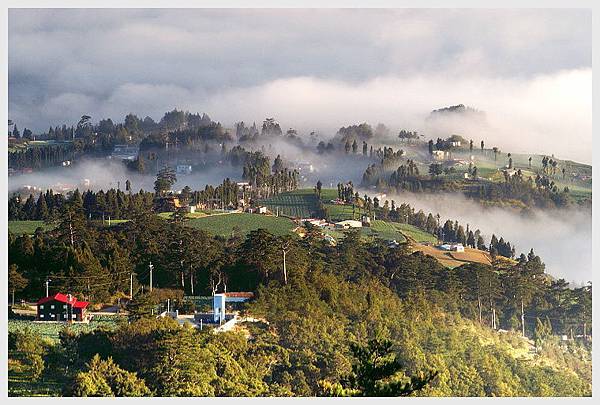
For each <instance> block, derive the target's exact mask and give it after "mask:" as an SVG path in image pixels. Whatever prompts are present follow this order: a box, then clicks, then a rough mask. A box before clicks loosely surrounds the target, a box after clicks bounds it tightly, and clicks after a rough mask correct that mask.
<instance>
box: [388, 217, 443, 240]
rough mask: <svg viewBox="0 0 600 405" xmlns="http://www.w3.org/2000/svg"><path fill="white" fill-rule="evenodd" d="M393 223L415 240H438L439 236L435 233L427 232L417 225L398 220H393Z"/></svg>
mask: <svg viewBox="0 0 600 405" xmlns="http://www.w3.org/2000/svg"><path fill="white" fill-rule="evenodd" d="M392 224H393V225H394V226H395V227H396V228H397V229H399V230H400V231H401V232H402V233H403V234H404V235H406V236H408V237H409V238H412V239H413V240H414V241H415V242H429V243H435V242H437V238H436V237H435V236H434V235H432V234H430V233H427V232H425V231H423V230H421V229H419V228H417V227H416V226H413V225H409V224H401V223H397V222H392Z"/></svg>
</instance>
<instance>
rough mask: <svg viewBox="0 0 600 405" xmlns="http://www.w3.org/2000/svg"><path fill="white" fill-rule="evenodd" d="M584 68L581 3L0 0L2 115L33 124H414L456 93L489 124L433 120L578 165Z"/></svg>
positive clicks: (585, 25)
mask: <svg viewBox="0 0 600 405" xmlns="http://www.w3.org/2000/svg"><path fill="white" fill-rule="evenodd" d="M591 76H592V75H591V14H590V13H589V12H587V11H582V10H564V9H563V10H558V9H557V10H433V9H432V10H369V9H363V10H360V9H357V10H327V9H322V10H284V9H280V10H217V9H211V10H202V9H196V10H91V9H88V10H64V9H63V10H36V9H12V10H10V12H9V114H10V117H11V119H13V120H14V121H15V122H17V124H18V125H19V127H20V128H21V129H22V128H23V127H24V126H25V127H29V128H32V129H34V130H37V131H40V130H45V129H47V127H48V126H49V125H59V124H62V123H64V122H67V123H68V122H76V121H77V119H78V117H80V116H81V115H82V114H84V113H85V114H89V115H92V117H93V118H94V119H95V120H98V119H100V118H104V117H111V118H113V119H117V120H121V119H122V117H123V116H124V115H125V114H126V113H128V112H135V113H137V114H139V115H143V116H145V115H150V116H152V117H154V118H155V119H158V118H160V116H161V115H162V113H164V112H165V111H167V110H170V109H172V108H174V107H178V108H183V109H189V110H191V111H201V112H207V113H208V114H209V115H211V117H213V118H214V119H216V120H220V121H222V122H224V123H225V124H228V125H231V124H233V123H234V122H235V121H237V120H241V119H243V120H245V121H255V120H256V121H260V120H262V119H263V118H264V117H266V116H273V117H275V118H277V119H278V120H279V121H280V122H281V123H282V126H284V127H298V128H305V129H316V130H320V131H334V130H335V129H336V128H338V127H339V126H341V125H347V124H349V123H356V122H361V121H368V122H371V123H373V124H375V123H377V122H379V121H381V122H384V123H386V124H387V125H389V126H392V127H395V128H399V127H410V128H414V129H423V130H424V131H427V130H431V128H428V127H426V126H424V123H423V118H424V117H425V116H426V115H427V114H428V112H429V111H431V110H432V109H434V108H439V107H443V106H447V105H451V104H457V103H463V104H467V105H472V106H474V107H476V108H478V109H481V110H484V111H486V112H487V118H488V123H489V127H488V128H485V129H482V128H471V127H468V128H460V126H464V124H463V123H457V126H458V127H459V128H448V130H449V131H453V132H461V131H462V132H464V133H466V134H467V135H468V136H473V137H475V138H477V139H478V138H484V139H486V143H487V144H488V145H489V144H492V143H494V144H497V145H498V146H499V147H500V148H501V149H504V150H509V149H510V150H513V151H515V152H517V151H535V152H544V153H555V154H556V155H557V156H560V157H567V158H573V159H576V160H581V161H586V162H591ZM458 124H460V125H458ZM426 133H427V132H426Z"/></svg>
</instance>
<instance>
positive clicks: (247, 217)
mask: <svg viewBox="0 0 600 405" xmlns="http://www.w3.org/2000/svg"><path fill="white" fill-rule="evenodd" d="M186 225H187V226H191V227H193V228H197V229H203V230H205V231H207V232H209V233H212V234H213V235H220V236H224V237H229V236H231V235H232V234H233V233H234V230H236V231H237V232H239V234H241V235H246V234H247V233H249V232H250V231H253V230H256V229H259V228H263V229H266V230H267V231H269V232H271V233H272V234H274V235H278V236H282V235H287V234H289V233H290V232H291V231H292V229H294V227H295V225H294V223H293V222H292V220H290V219H289V218H285V217H274V216H270V215H260V214H248V213H234V214H224V215H211V216H207V217H203V218H195V219H190V220H189V221H187V222H186Z"/></svg>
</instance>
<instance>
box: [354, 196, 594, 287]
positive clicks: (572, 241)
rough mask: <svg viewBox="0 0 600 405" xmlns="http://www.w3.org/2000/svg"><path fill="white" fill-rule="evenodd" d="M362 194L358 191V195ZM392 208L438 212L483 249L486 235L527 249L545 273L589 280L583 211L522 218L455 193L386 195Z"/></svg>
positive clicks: (588, 227) (587, 222)
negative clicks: (471, 233) (476, 232)
mask: <svg viewBox="0 0 600 405" xmlns="http://www.w3.org/2000/svg"><path fill="white" fill-rule="evenodd" d="M361 194H362V193H361ZM387 199H390V200H392V199H393V200H394V201H395V202H396V204H400V203H402V202H406V203H408V204H410V205H411V206H412V207H414V208H415V209H416V210H419V209H422V210H423V211H424V212H425V213H429V212H431V213H433V214H434V215H435V214H436V213H439V214H440V217H441V221H442V223H443V222H444V221H445V220H447V219H450V220H452V221H454V220H458V222H459V223H460V224H462V225H463V226H466V224H469V226H470V228H471V229H480V230H481V232H482V233H483V236H484V240H485V243H486V245H487V244H489V242H490V238H491V236H492V234H495V235H496V236H497V237H498V238H500V236H502V237H504V239H505V240H506V241H508V242H510V243H511V244H514V245H515V250H516V252H517V255H518V254H520V253H521V252H522V253H525V254H527V253H528V252H529V249H531V248H533V249H534V251H535V252H536V254H538V255H539V256H540V257H541V258H542V261H543V262H544V263H545V264H546V272H547V273H548V274H550V275H552V276H554V277H556V278H564V279H565V280H567V281H569V282H573V283H575V284H577V285H581V284H585V283H587V282H588V281H590V280H592V221H591V212H590V211H589V210H575V209H573V210H557V211H552V210H545V211H542V210H532V211H530V212H528V213H527V214H525V213H521V212H520V211H517V210H510V209H504V208H483V207H481V206H480V205H479V204H477V203H476V202H475V201H472V200H469V199H466V198H464V197H463V196H462V195H458V194H446V195H440V194H435V195H428V194H412V193H402V194H396V195H388V196H387Z"/></svg>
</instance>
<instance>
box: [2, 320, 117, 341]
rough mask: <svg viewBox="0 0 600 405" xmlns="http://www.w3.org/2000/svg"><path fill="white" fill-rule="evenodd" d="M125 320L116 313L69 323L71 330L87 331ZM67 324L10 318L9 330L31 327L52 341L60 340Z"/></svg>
mask: <svg viewBox="0 0 600 405" xmlns="http://www.w3.org/2000/svg"><path fill="white" fill-rule="evenodd" d="M119 320H122V321H125V318H122V317H118V316H114V315H105V316H94V317H93V318H92V320H91V321H90V322H89V323H74V324H71V325H69V327H70V328H71V330H73V331H75V332H77V333H78V332H86V331H92V330H94V329H96V328H99V327H101V326H104V327H108V328H114V327H116V326H117V325H118V321H119ZM65 326H66V324H65V323H63V322H52V323H51V322H33V321H26V320H16V319H9V320H8V331H9V332H13V331H17V330H20V329H24V328H29V329H31V330H32V331H33V332H35V333H37V334H39V335H40V336H41V337H42V338H44V339H46V340H48V341H50V342H56V341H58V335H59V333H60V331H62V330H63V329H64V328H65Z"/></svg>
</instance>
